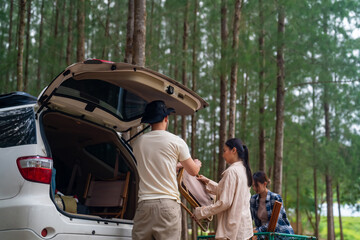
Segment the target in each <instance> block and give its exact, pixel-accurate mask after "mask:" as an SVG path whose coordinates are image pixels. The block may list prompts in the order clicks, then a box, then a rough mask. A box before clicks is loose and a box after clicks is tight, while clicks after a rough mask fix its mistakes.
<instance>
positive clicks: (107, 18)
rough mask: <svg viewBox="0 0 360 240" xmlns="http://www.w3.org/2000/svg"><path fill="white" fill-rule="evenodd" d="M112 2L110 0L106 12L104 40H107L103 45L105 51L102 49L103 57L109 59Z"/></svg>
mask: <svg viewBox="0 0 360 240" xmlns="http://www.w3.org/2000/svg"><path fill="white" fill-rule="evenodd" d="M110 4H111V1H110V0H108V4H107V13H106V22H105V36H104V40H105V44H104V45H103V51H102V59H105V60H108V55H109V53H108V49H107V47H108V44H109V35H110V33H109V31H110V30H109V28H110V26H109V25H110Z"/></svg>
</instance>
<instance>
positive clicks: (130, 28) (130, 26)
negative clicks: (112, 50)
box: [124, 0, 135, 63]
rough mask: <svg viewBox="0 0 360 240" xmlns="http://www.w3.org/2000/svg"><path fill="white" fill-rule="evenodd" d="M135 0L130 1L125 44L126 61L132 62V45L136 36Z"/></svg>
mask: <svg viewBox="0 0 360 240" xmlns="http://www.w3.org/2000/svg"><path fill="white" fill-rule="evenodd" d="M134 5H135V3H134V0H129V1H128V17H127V23H126V46H125V58H124V62H126V63H131V62H132V55H133V54H132V51H133V50H132V45H133V37H134V7H135V6H134Z"/></svg>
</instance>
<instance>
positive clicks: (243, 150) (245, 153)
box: [225, 138, 253, 187]
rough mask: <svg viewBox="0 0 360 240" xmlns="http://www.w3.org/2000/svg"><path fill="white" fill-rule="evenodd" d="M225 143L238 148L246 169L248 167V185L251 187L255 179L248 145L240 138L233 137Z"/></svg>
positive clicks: (231, 147)
mask: <svg viewBox="0 0 360 240" xmlns="http://www.w3.org/2000/svg"><path fill="white" fill-rule="evenodd" d="M225 145H226V146H228V147H229V148H230V149H233V148H236V151H237V153H238V156H239V158H241V160H242V161H243V163H244V166H245V169H246V176H247V180H248V187H251V185H252V181H253V179H252V174H251V169H250V165H249V150H248V148H247V147H246V145H244V144H243V143H242V141H241V140H240V139H239V138H231V139H229V140H227V141H226V143H225Z"/></svg>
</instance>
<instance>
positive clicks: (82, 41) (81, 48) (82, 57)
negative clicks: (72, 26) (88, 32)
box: [76, 0, 85, 62]
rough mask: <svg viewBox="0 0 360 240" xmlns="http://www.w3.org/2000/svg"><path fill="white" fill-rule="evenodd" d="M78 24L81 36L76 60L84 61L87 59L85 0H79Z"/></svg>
mask: <svg viewBox="0 0 360 240" xmlns="http://www.w3.org/2000/svg"><path fill="white" fill-rule="evenodd" d="M77 24H78V26H77V27H78V29H77V30H78V34H79V36H78V41H77V51H76V61H77V62H82V61H84V60H85V0H79V1H78V11H77Z"/></svg>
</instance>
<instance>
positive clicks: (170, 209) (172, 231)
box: [132, 199, 181, 240]
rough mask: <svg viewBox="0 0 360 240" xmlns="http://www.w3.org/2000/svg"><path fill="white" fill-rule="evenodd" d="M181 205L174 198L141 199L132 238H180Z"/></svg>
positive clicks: (135, 239) (142, 239)
mask: <svg viewBox="0 0 360 240" xmlns="http://www.w3.org/2000/svg"><path fill="white" fill-rule="evenodd" d="M180 237H181V207H180V204H179V203H177V202H176V201H175V200H172V199H154V200H145V201H141V202H140V203H139V204H138V207H137V209H136V213H135V217H134V227H133V230H132V239H134V240H148V239H149V240H153V239H156V240H162V239H164V240H165V239H180Z"/></svg>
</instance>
